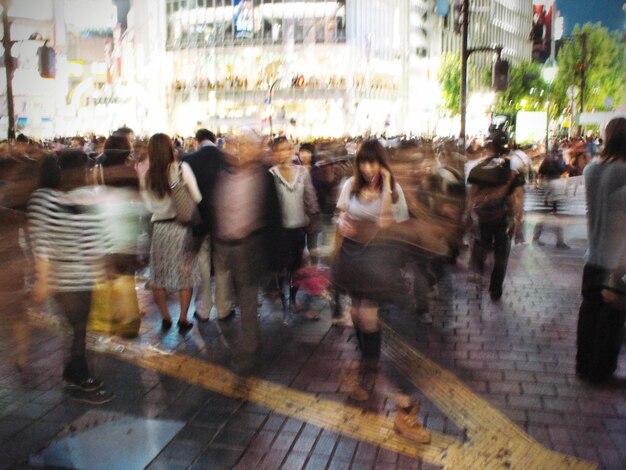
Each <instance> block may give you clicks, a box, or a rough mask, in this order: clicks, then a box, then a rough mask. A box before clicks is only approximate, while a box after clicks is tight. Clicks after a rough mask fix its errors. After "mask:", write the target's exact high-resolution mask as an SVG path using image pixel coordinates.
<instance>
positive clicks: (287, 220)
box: [270, 165, 319, 228]
mask: <svg viewBox="0 0 626 470" xmlns="http://www.w3.org/2000/svg"><path fill="white" fill-rule="evenodd" d="M295 170H296V172H295V176H294V178H293V179H292V180H291V181H287V180H286V179H285V178H284V177H283V175H282V174H281V173H280V169H279V165H276V166H273V167H272V168H270V173H271V174H272V175H273V176H274V182H275V183H276V190H277V192H278V200H279V201H280V209H281V215H282V223H283V227H284V228H300V227H306V226H307V225H308V224H309V222H310V219H309V216H308V214H307V212H309V213H310V214H314V213H317V212H319V207H318V206H317V196H316V195H315V188H314V187H313V182H312V181H311V176H310V175H309V171H308V170H307V169H306V168H305V167H304V166H300V165H295ZM307 206H314V207H307Z"/></svg>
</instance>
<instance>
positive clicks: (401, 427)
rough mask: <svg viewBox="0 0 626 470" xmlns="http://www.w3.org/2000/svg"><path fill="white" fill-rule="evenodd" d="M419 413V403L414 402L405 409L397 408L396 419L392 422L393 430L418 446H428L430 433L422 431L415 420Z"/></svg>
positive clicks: (422, 428)
mask: <svg viewBox="0 0 626 470" xmlns="http://www.w3.org/2000/svg"><path fill="white" fill-rule="evenodd" d="M418 411H419V402H417V401H416V402H414V403H413V404H412V405H411V406H409V407H407V408H401V407H400V406H398V412H397V413H396V419H395V421H394V422H393V429H394V430H395V431H396V432H397V433H398V434H402V435H403V436H405V437H407V438H408V439H411V440H412V441H415V442H418V443H420V444H428V443H429V442H430V433H429V432H428V431H427V430H426V429H424V427H423V426H422V424H421V423H420V422H419V419H418V418H417V412H418Z"/></svg>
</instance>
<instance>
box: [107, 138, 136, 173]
mask: <svg viewBox="0 0 626 470" xmlns="http://www.w3.org/2000/svg"><path fill="white" fill-rule="evenodd" d="M131 150H132V145H131V144H130V141H129V140H128V138H127V137H126V136H124V135H116V134H114V135H112V136H110V137H109V138H107V140H105V141H104V152H103V153H104V159H103V160H102V166H115V165H124V164H126V160H127V159H128V157H129V156H130V152H131Z"/></svg>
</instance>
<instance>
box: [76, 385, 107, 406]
mask: <svg viewBox="0 0 626 470" xmlns="http://www.w3.org/2000/svg"><path fill="white" fill-rule="evenodd" d="M68 393H69V395H70V397H72V398H73V399H74V400H77V401H81V402H83V403H89V404H90V405H104V404H105V403H108V402H110V401H111V400H113V399H114V398H115V395H114V394H113V393H112V392H107V391H106V390H104V389H103V388H101V389H100V390H95V391H91V392H87V391H85V390H68Z"/></svg>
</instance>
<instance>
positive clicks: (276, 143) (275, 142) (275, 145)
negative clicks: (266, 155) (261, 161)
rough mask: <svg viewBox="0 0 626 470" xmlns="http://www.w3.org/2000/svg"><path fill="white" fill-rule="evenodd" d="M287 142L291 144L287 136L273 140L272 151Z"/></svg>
mask: <svg viewBox="0 0 626 470" xmlns="http://www.w3.org/2000/svg"><path fill="white" fill-rule="evenodd" d="M285 142H287V143H289V140H288V139H287V137H286V136H284V135H281V136H278V137H276V138H274V139H272V142H271V143H270V149H272V150H276V149H277V148H278V146H279V145H280V144H284V143H285Z"/></svg>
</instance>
